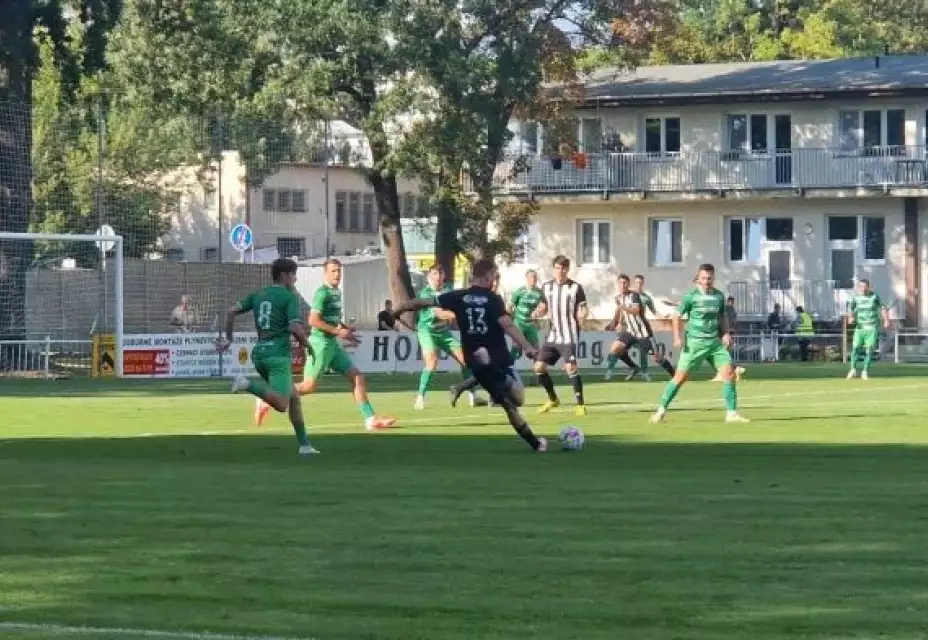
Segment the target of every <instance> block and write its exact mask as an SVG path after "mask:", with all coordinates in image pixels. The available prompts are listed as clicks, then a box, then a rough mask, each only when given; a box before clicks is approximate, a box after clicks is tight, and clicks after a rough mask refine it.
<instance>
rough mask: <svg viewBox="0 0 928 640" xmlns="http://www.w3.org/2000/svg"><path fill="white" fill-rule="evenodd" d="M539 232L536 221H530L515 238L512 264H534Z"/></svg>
mask: <svg viewBox="0 0 928 640" xmlns="http://www.w3.org/2000/svg"><path fill="white" fill-rule="evenodd" d="M540 237H541V235H540V233H539V228H538V223H537V222H533V223H531V224H530V225H529V226H528V228H527V229H526V230H525V231H523V232H522V233H520V234H519V236H518V237H517V238H516V241H515V246H514V248H513V252H512V254H513V255H512V262H513V264H535V260H536V256H535V251H536V250H537V249H538V239H539V238H540Z"/></svg>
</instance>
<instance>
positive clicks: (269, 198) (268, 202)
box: [261, 189, 277, 211]
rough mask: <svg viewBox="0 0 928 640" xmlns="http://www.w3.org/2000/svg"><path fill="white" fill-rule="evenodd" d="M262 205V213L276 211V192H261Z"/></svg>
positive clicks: (272, 190)
mask: <svg viewBox="0 0 928 640" xmlns="http://www.w3.org/2000/svg"><path fill="white" fill-rule="evenodd" d="M261 199H262V203H261V208H262V209H263V210H264V211H276V210H277V191H275V190H274V189H264V190H263V191H262V198H261Z"/></svg>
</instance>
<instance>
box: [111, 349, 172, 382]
mask: <svg viewBox="0 0 928 640" xmlns="http://www.w3.org/2000/svg"><path fill="white" fill-rule="evenodd" d="M122 369H123V373H124V374H125V375H127V376H153V375H159V374H165V373H170V372H171V352H170V351H168V350H167V349H144V350H139V351H135V350H133V351H124V352H123V354H122Z"/></svg>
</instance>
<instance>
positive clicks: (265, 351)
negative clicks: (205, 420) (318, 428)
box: [216, 258, 319, 456]
mask: <svg viewBox="0 0 928 640" xmlns="http://www.w3.org/2000/svg"><path fill="white" fill-rule="evenodd" d="M296 269H297V266H296V263H295V262H294V261H293V260H289V259H287V258H279V259H277V260H275V261H274V264H272V265H271V277H272V279H273V281H274V284H272V285H270V286H268V287H265V288H263V289H259V290H257V291H253V292H252V293H250V294H248V295H247V296H246V297H245V298H243V299H242V300H239V301H238V302H237V303H236V304H235V305H234V306H233V307H232V308H231V309H229V312H228V314H226V326H225V329H226V337H225V339H222V338H220V339H219V340H217V341H216V348H217V349H218V350H219V351H220V352H224V351H227V350H228V349H229V346H230V345H231V344H232V338H233V332H234V330H235V316H237V315H239V314H242V313H247V312H249V311H250V312H251V313H252V314H253V315H254V319H255V329H256V330H257V332H258V342H257V343H256V344H255V346H254V349H252V351H251V360H252V362H253V363H254V365H255V370H256V371H257V372H258V375H259V376H260V377H259V378H257V379H248V378H246V377H244V376H240V377H238V378H236V379H235V382H233V383H232V393H238V392H240V391H247V392H248V393H250V394H252V395H254V396H257V397H258V398H259V400H258V401H259V402H261V401H263V402H265V403H267V405H268V406H271V407H274V409H276V410H277V411H280V412H281V413H282V412H284V411H288V412H289V416H290V423H291V424H292V425H293V430H294V432H296V438H297V440H298V441H299V443H300V449H299V452H300V455H304V456H306V455H312V454H315V453H319V452H318V451H317V450H316V449H314V448H313V446H312V445H311V444H310V443H309V438H308V437H307V436H306V425H305V424H304V422H303V407H302V404H301V402H300V396H299V394H297V393H296V391H295V389H294V387H293V374H292V364H291V357H290V336H291V335H292V336H293V337H295V338H296V340H297V342H299V343H300V345H301V346H302V347H303V348H305V349H306V350H307V353H308V355H309V352H310V347H309V341H308V338H307V336H306V325H305V324H304V323H303V318H302V317H301V315H300V298H299V296H298V295H297V294H296V292H295V291H294V290H293V285H294V283H295V282H296Z"/></svg>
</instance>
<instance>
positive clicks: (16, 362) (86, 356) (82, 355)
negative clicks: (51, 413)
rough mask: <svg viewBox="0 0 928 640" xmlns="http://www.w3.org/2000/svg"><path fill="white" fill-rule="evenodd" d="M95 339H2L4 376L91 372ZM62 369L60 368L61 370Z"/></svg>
mask: <svg viewBox="0 0 928 640" xmlns="http://www.w3.org/2000/svg"><path fill="white" fill-rule="evenodd" d="M92 345H93V342H92V341H91V340H57V339H53V338H52V337H51V336H46V337H45V339H44V340H0V377H36V376H39V377H43V378H46V379H48V378H53V377H57V375H58V374H59V372H60V373H64V372H76V371H79V372H81V373H83V374H85V375H90V358H91V348H92ZM59 370H60V371H59Z"/></svg>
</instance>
